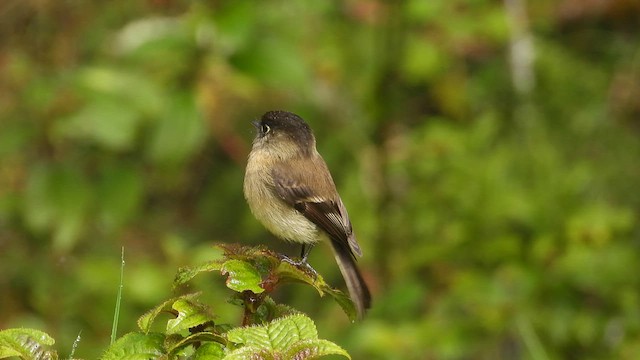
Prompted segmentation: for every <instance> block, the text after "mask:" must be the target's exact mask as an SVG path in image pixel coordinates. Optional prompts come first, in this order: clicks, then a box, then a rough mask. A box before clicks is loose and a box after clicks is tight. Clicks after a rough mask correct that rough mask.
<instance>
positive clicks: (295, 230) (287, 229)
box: [244, 156, 319, 244]
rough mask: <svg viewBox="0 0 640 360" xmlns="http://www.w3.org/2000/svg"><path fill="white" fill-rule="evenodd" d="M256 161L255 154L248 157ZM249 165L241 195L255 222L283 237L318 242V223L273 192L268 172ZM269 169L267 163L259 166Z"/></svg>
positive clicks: (305, 241) (308, 242)
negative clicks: (253, 168) (254, 169)
mask: <svg viewBox="0 0 640 360" xmlns="http://www.w3.org/2000/svg"><path fill="white" fill-rule="evenodd" d="M259 160H260V159H256V158H255V156H254V157H253V158H252V157H250V158H249V162H251V161H259ZM263 164H264V163H263ZM251 168H252V166H251V164H249V165H248V166H247V172H246V174H245V181H244V194H245V197H246V199H247V203H249V208H251V212H252V213H253V215H254V216H255V217H256V218H257V219H258V221H260V222H261V223H262V225H264V226H265V227H266V228H267V229H268V230H269V231H270V232H271V233H273V234H274V235H276V236H277V237H279V238H282V239H284V240H288V241H292V242H296V243H301V244H311V243H316V242H318V240H319V238H318V228H317V226H316V225H315V224H314V223H312V222H311V221H309V220H308V219H307V218H306V217H304V216H303V215H302V214H301V213H300V212H299V211H297V210H296V209H294V208H293V207H291V206H290V205H288V204H287V203H285V202H284V201H283V200H282V199H280V198H279V197H278V196H277V195H276V193H275V191H274V190H273V185H272V184H273V179H272V178H271V174H269V173H268V172H266V173H265V172H262V171H251V170H249V169H251ZM270 168H271V167H270V166H267V167H261V169H270Z"/></svg>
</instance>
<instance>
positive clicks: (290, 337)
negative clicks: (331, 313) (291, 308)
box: [227, 314, 318, 351]
mask: <svg viewBox="0 0 640 360" xmlns="http://www.w3.org/2000/svg"><path fill="white" fill-rule="evenodd" d="M317 338H318V331H317V330H316V326H315V324H314V323H313V321H312V320H311V319H310V318H308V317H307V316H305V315H302V314H297V315H291V316H286V317H283V318H280V319H277V320H274V321H272V322H270V323H268V324H266V325H263V326H249V327H241V328H235V329H231V330H230V331H229V332H227V339H229V341H231V342H234V343H240V344H245V345H247V346H254V347H258V348H261V349H268V350H271V351H283V350H286V349H288V348H289V347H290V346H291V345H292V344H293V343H295V342H298V341H300V340H314V339H317Z"/></svg>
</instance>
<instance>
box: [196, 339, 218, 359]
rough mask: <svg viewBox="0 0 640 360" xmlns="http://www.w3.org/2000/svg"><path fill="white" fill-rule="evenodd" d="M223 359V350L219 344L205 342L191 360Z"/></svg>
mask: <svg viewBox="0 0 640 360" xmlns="http://www.w3.org/2000/svg"><path fill="white" fill-rule="evenodd" d="M223 357H224V348H223V347H222V345H221V344H218V343H215V342H207V343H204V344H202V345H200V347H199V348H198V350H196V352H195V353H194V354H193V357H192V359H193V360H219V359H222V358H223Z"/></svg>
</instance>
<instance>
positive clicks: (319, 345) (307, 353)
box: [281, 339, 351, 360]
mask: <svg viewBox="0 0 640 360" xmlns="http://www.w3.org/2000/svg"><path fill="white" fill-rule="evenodd" d="M326 355H342V356H344V357H346V358H348V359H351V356H350V355H349V353H347V351H346V350H345V349H343V348H341V347H340V346H338V345H336V344H335V343H332V342H331V341H329V340H322V339H316V340H301V341H298V342H297V343H295V344H293V345H292V346H291V347H290V348H289V349H288V350H287V351H286V352H284V353H283V354H282V356H281V358H282V359H296V360H306V359H316V358H319V357H321V356H326Z"/></svg>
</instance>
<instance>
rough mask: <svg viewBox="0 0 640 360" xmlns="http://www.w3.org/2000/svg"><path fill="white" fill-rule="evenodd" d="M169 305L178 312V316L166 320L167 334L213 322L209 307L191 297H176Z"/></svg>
mask: <svg viewBox="0 0 640 360" xmlns="http://www.w3.org/2000/svg"><path fill="white" fill-rule="evenodd" d="M171 307H172V309H174V310H175V311H177V312H178V316H177V317H176V318H175V319H171V320H169V321H168V322H167V334H175V333H179V332H181V331H183V330H188V329H190V328H193V327H195V326H198V325H202V324H205V323H208V322H213V315H212V314H211V313H210V311H209V308H208V307H207V306H205V305H203V304H200V303H198V302H196V301H194V300H192V299H185V298H181V299H178V300H176V301H175V302H174V303H173V305H172V306H171Z"/></svg>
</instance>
